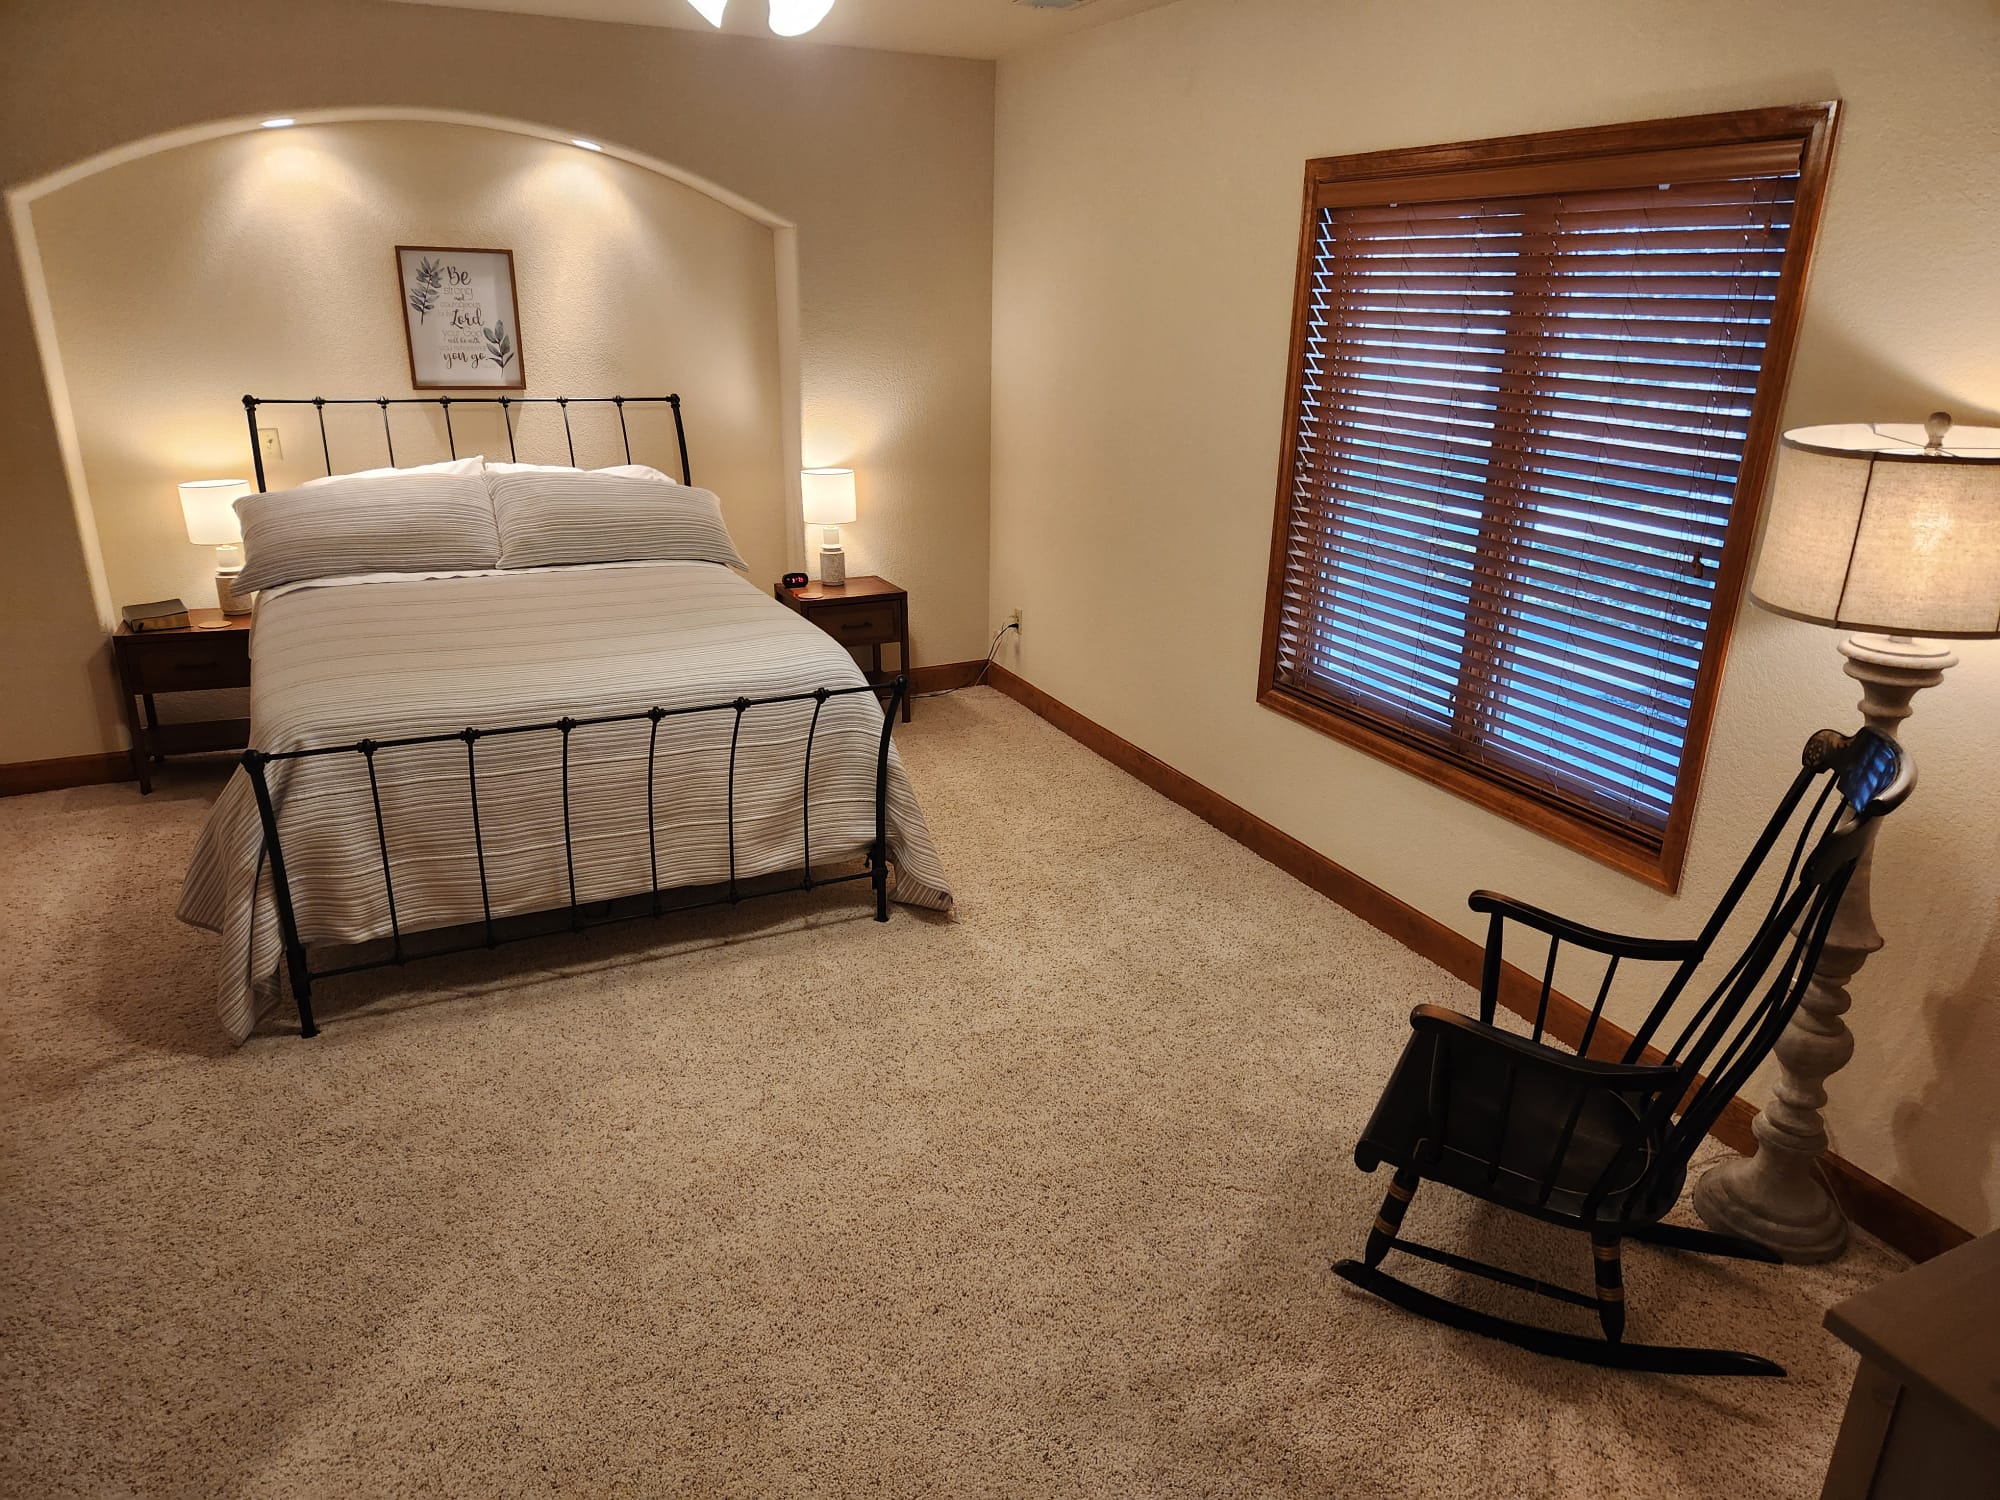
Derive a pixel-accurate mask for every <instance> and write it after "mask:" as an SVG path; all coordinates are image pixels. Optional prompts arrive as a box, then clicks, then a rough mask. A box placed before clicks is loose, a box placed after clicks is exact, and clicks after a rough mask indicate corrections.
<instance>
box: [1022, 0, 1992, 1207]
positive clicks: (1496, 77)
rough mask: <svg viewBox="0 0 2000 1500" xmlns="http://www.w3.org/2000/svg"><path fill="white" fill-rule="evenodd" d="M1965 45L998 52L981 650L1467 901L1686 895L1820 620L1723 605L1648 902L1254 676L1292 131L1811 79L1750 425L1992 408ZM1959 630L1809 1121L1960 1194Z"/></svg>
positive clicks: (1580, 9)
mask: <svg viewBox="0 0 2000 1500" xmlns="http://www.w3.org/2000/svg"><path fill="white" fill-rule="evenodd" d="M1996 78H2000V14H1996V12H1995V10H1994V9H1993V7H1992V6H1991V5H1990V4H1989V3H1985V0H1956V3H1942V0H1934V3H1919V4H1910V5H1903V6H1885V5H1881V4H1879V3H1875V0H1868V3H1861V0H1829V3H1815V4H1805V3H1793V4H1758V5H1744V4H1741V3H1737V0H1678V3H1675V4H1670V5H1661V4H1658V3H1651V0H1534V3H1532V4H1519V5H1492V4H1487V3H1480V0H1404V3H1396V4H1391V3H1388V0H1354V3H1349V4H1340V5H1332V4H1326V3H1320V0H1183V3H1181V4H1178V5H1173V6H1168V7H1166V8H1164V9H1162V10H1159V11H1156V12H1152V13H1149V14H1146V15H1142V16H1138V17H1135V18H1133V19H1131V20H1128V21H1122V22H1119V23H1117V24H1115V25H1112V26H1108V27H1104V28H1101V29H1098V30H1093V31H1090V32H1086V33H1084V34H1082V35H1080V36H1078V37H1075V38H1073V39H1070V40H1067V41H1064V42H1062V43H1059V44H1057V45H1056V46H1054V47H1051V48H1048V49H1044V50H1042V51H1039V52H1035V53H1031V54H1028V55H1027V56H1025V57H1021V58H1018V59H1010V60H1007V61H1004V62H1003V63H1002V64H1001V67H1000V93H999V123H998V127H997V148H996V186H995V195H996V215H995V218H996V228H995V247H994V317H993V324H994V435H993V447H994V458H993V478H994V485H993V575H992V576H993V582H992V591H991V602H992V608H993V612H994V614H995V616H996V617H997V616H1004V614H1005V612H1006V611H1007V610H1009V609H1011V608H1013V607H1016V606H1019V607H1021V608H1022V609H1024V611H1025V626H1026V629H1025V632H1024V634H1023V636H1022V638H1021V642H1020V646H1019V653H1020V654H1019V662H1020V666H1021V670H1022V671H1024V672H1025V673H1026V675H1027V676H1028V677H1029V678H1030V679H1032V680H1033V681H1034V682H1035V683H1037V684H1038V685H1040V686H1041V687H1043V688H1045V689H1047V690H1048V691H1050V692H1052V693H1054V694H1056V695H1057V696H1058V697H1060V698H1062V699H1064V700H1065V701H1067V702H1069V703H1070V704H1072V705H1074V706H1075V707H1077V708H1078V709H1080V710H1082V711H1083V712H1084V713H1086V714H1088V715H1090V716H1091V717H1092V718H1094V719H1096V720H1098V721H1099V722H1101V723H1103V724H1105V725H1107V726H1108V727H1110V728H1111V729H1113V730H1115V731H1117V732H1118V733H1120V734H1122V735H1124V736H1126V737H1128V738H1129V739H1132V740H1134V741H1136V742H1137V743H1138V744H1140V745H1142V746H1143V747H1145V748H1146V749H1147V750H1149V751H1151V752H1152V753H1153V754H1155V755H1157V756H1159V757H1160V758H1162V759H1163V760H1165V761H1167V762H1168V763H1169V764H1171V765H1173V766H1175V767H1177V768H1178V769H1180V770H1182V771H1184V772H1186V773H1188V774H1189V775H1192V776H1194V777H1196V778H1197V779H1198V780H1200V781H1202V782H1205V783H1206V784H1207V785H1209V786H1211V787H1214V788H1216V789H1217V790H1219V791H1221V792H1222V793H1224V794H1225V795H1226V796H1228V797H1230V798H1232V799H1234V800H1235V801H1237V802H1239V803H1241V804H1243V805H1244V806H1246V807H1248V808H1250V809H1251V810H1252V811H1254V812H1256V813H1258V814H1260V815H1261V816H1263V817H1265V818H1268V819H1270V820H1271V821H1272V822H1274V823H1276V824H1278V825H1279V826H1280V827H1282V828H1284V829H1286V830H1287V831H1288V832H1290V833H1292V834H1294V835H1296V836H1297V837H1299V838H1301V839H1304V840H1305V841H1307V842H1308V843H1310V844H1311V845H1313V847H1315V848H1317V849H1319V850H1321V851H1323V852H1325V853H1326V854H1328V855H1329V856H1331V857H1332V858H1334V859H1336V860H1338V861H1340V862H1341V863H1342V864H1344V865H1346V866H1348V867H1349V868H1351V869H1353V870H1355V871H1357V872H1358V873H1360V874H1361V875H1363V876H1365V877H1367V878H1368V879H1369V880H1372V881H1374V882H1376V883H1377V884H1379V885H1381V886H1383V887H1385V888H1387V889H1388V890H1390V891H1392V892H1393V893H1395V894H1396V895H1397V896H1400V897H1401V898H1403V899H1404V900H1406V901H1409V902H1411V903H1412V904H1414V905H1416V906H1418V907H1421V908H1422V909H1423V910H1425V911H1427V912H1429V913H1431V914H1432V915H1434V916H1436V917H1438V918H1440V919H1442V920H1444V921H1446V922H1449V923H1451V924H1452V925H1453V926H1455V927H1457V928H1459V929H1460V930H1461V931H1464V932H1466V933H1468V934H1473V935H1476V934H1477V929H1476V927H1475V925H1474V923H1473V922H1472V920H1471V916H1470V913H1468V912H1467V911H1466V910H1465V904H1464V903H1465V896H1466V893H1467V892H1468V891H1469V890H1471V889H1473V888H1474V887H1477V886H1497V887H1500V888H1502V889H1509V890H1513V891H1517V892H1519V893H1521V894H1523V895H1525V896H1527V897H1529V898H1531V899H1533V900H1536V901H1538V902H1541V903H1544V904H1547V905H1551V906H1554V907H1556V908H1558V909H1566V910H1570V911H1573V912H1575V913H1576V914H1577V915H1579V916H1581V917H1583V918H1584V919H1585V920H1587V921H1591V922H1594V923H1599V924H1602V925H1605V926H1610V927H1617V928H1624V929H1628V930H1630V929H1639V930H1647V929H1659V930H1664V931H1687V930H1691V929H1692V928H1693V927H1694V926H1695V925H1696V922H1697V920H1698V914H1700V913H1703V912H1705V911H1706V909H1707V908H1708V906H1709V905H1710V904H1711V903H1712V902H1713V900H1714V898H1715V897H1716V895H1717V894H1718V892H1719V890H1720V887H1721V885H1722V884H1723V883H1724V881H1725V879H1726V876H1727V873H1728V872H1729V869H1730V868H1731V866H1732V865H1733V863H1734V861H1735V860H1736V859H1738V858H1740V856H1741V852H1742V849H1743V847H1744V845H1745V844H1746V843H1747V840H1748V838H1749V837H1750V834H1751V830H1752V828H1753V826H1754V824H1755V822H1757V821H1761V819H1762V818H1763V817H1764V816H1765V815H1767V813H1768V810H1769V807H1770V805H1771V803H1772V801H1773V800H1774V799H1775V797H1776V795H1777V792H1778V790H1779V789H1780V788H1781V787H1782V785H1783V783H1784V782H1785V780H1786V779H1787V778H1788V776H1789V774H1790V768H1791V767H1793V766H1795V765H1796V761H1795V760H1794V759H1792V758H1793V757H1795V756H1796V753H1797V748H1798V746H1799V744H1800V743H1801V742H1802V740H1803V739H1804V737H1805V736H1806V734H1807V733H1809V732H1810V731H1811V730H1813V729H1815V728H1818V727H1820V726H1821V725H1823V724H1831V725H1837V726H1846V725H1851V724H1853V723H1855V722H1856V715H1855V713H1854V710H1853V707H1852V704H1853V701H1854V697H1855V693H1854V691H1853V687H1854V685H1853V684H1851V683H1849V682H1848V681H1847V679H1845V678H1844V677H1842V676H1841V675H1840V673H1839V670H1838V669H1839V659H1838V658H1837V657H1836V655H1835V653H1834V650H1833V648H1834V645H1835V641H1836V637H1835V636H1834V634H1833V633H1832V632H1831V631H1822V630H1817V629H1814V628H1812V627H1810V626H1805V625H1800V624H1795V623H1791V622H1787V621H1783V620H1780V619H1777V618H1775V617H1773V616H1771V615H1768V614H1765V613H1764V612H1762V611H1761V610H1759V609H1757V608H1756V607H1755V606H1754V605H1746V607H1745V609H1744V612H1743V614H1742V616H1741V618H1740V620H1739V623H1738V628H1737V631H1736V638H1735V645H1734V649H1733V652H1732V656H1731V660H1730V665H1729V671H1728V674H1727V678H1726V681H1725V683H1724V687H1723V695H1722V700H1721V706H1720V719H1719V725H1718V728H1717V731H1716V734H1715V739H1714V743H1713V746H1712V748H1711V752H1710V756H1709V762H1708V777H1707V783H1706V789H1705V792H1704V795H1703V797H1702V800H1701V805H1700V809H1699V814H1698V817H1697V821H1696V825H1695V829H1694V841H1693V848H1692V852H1691V856H1690V859H1689V862H1688V867H1687V877H1686V886H1685V894H1684V895H1683V896H1682V897H1680V898H1679V899H1674V898H1668V897H1666V896H1663V895H1660V894H1658V893H1656V892H1652V891H1650V890H1648V889H1647V888H1645V887H1643V886H1641V885H1639V884H1638V883H1636V882H1634V881H1632V880H1629V879H1627V878H1625V877H1622V876H1620V875H1617V874H1615V873H1613V872H1611V871H1609V870H1607V869H1605V868H1604V867H1602V866H1600V865H1597V864H1595V863H1593V862H1591V861H1589V860H1587V859H1584V858H1583V857H1581V856H1579V855H1576V854H1572V853H1570V852H1568V851H1566V850H1564V849H1562V848H1560V847H1558V846H1556V845H1554V844H1552V843H1549V842H1547V841H1545V840H1543V839H1540V838H1538V837H1536V836H1535V835H1533V834H1530V833H1528V832H1526V831H1524V830H1522V829H1520V828H1517V827H1515V826H1514V825H1513V824H1511V823H1508V822H1505V821H1503V820H1501V819H1499V818H1497V817H1494V816H1493V815H1491V814H1488V813H1486V812H1483V811H1480V810H1478V809H1475V808H1474V807H1473V806H1472V805H1471V804H1469V803H1466V802H1463V801H1460V800H1458V799H1456V798H1454V797H1452V796H1450V795H1448V794H1447V793H1444V792H1442V791H1439V790H1436V789H1434V788H1431V787H1429V786H1427V785H1425V784H1423V783H1421V782H1419V781H1416V780H1414V779H1412V778H1410V777H1408V776H1406V775H1403V774H1401V773H1399V772H1397V771H1395V770H1394V769H1392V768H1391V767H1389V766H1387V765H1385V764H1384V763H1382V762H1380V761H1377V760H1373V759H1371V758H1369V757H1367V756H1364V755H1362V754H1360V753H1358V752H1356V751H1353V750H1350V749H1348V748H1346V747H1344V746H1341V745H1338V744H1336V743H1334V742H1333V741H1331V740H1328V739H1326V738H1324V737H1323V736H1321V735H1318V734H1316V733H1314V732H1313V731H1311V730H1309V729H1306V728H1303V727H1301V726H1299V725H1296V724H1293V723H1290V722H1288V721H1286V720H1284V719H1281V718H1279V717H1277V716H1276V715H1275V714H1272V713H1270V712H1268V711H1265V710H1263V709H1260V708H1259V707H1258V706H1257V705H1256V703H1255V690H1256V670H1257V659H1258V644H1259V629H1260V625H1261V616H1262V609H1263V597H1264V576H1265V567H1266V562H1267V558H1268V551H1267V549H1268V547H1269V542H1270V526H1271V506H1272V497H1273V494H1274V492H1275V487H1276V477H1277V461H1278V444H1279V427H1280V422H1281V408H1282V400H1283V386H1284V374H1285V350H1286V339H1287V334H1288V329H1289V317H1290V301H1291V291H1292V276H1293V267H1294V259H1295V256H1296V254H1297V248H1298V247H1297V235H1298V216H1299V192H1300V179H1301V175H1302V166H1303V163H1304V162H1305V161H1306V159H1307V158H1309V157H1312V156H1321V155H1331V154H1337V153H1341V152H1351V151H1366V150H1373V149H1378V148H1384V147H1392V146H1405V145H1417V144H1422V143H1426V142H1433V141H1450V140H1460V139H1471V138H1477V137H1482V136H1492V135H1503V134H1509V133H1513V132H1517V131H1532V130H1545V129H1557V128H1561V127H1566V126H1576V125H1588V124H1597V123H1607V122H1612V121H1618V120H1632V119H1643V118H1647V117H1651V116H1658V115H1672V114H1691V113H1697V112H1701V111H1705V110H1716V109H1729V108H1738V107H1745V106H1750V105H1760V104H1787V103H1794V102H1799V101H1807V100H1817V99H1824V98H1831V97H1839V98H1842V99H1844V100H1845V101H1846V103H1847V107H1848V115H1847V119H1846V122H1845V127H1844V132H1843V140H1842V144H1841V148H1840V154H1839V157H1838V160H1837V164H1836V168H1835V175H1834V181H1833V187H1832V196H1831V200H1830V203H1829V206H1828V213H1827V217H1826V221H1825V224H1824V228H1823V232H1822V234H1821V237H1820V255H1819V262H1818V267H1817V270H1816V272H1815V275H1814V279H1813V286H1812V291H1811V295H1810V300H1809V306H1808V314H1807V320H1806V324H1805V328H1804V331H1803V335H1802V338H1801V340H1800V345H1799V351H1798V361H1797V368H1796V372H1795V376H1794V380H1793V383H1792V387H1791V400H1790V403H1789V409H1788V411H1787V422H1788V425H1790V424H1800V423H1806V422H1827V421H1844V420H1853V419H1859V418H1883V417H1891V418H1906V419H1908V418H1917V419H1920V418H1921V417H1922V415H1923V414H1924V413H1926V412H1928V411H1930V410H1931V409H1932V408H1933V407H1935V406H1946V407H1950V408H1953V409H1954V410H1956V411H1957V413H1958V414H1959V416H1960V418H1961V419H1962V420H1965V421H1978V420H1984V421H1988V422H1991V421H1993V420H1995V417H1996V410H1995V409H1996V405H1997V404H2000V341H1996V339H1995V330H1996V329H2000V271H1996V261H1995V259H1994V252H1993V247H1994V246H1995V245H1996V244H2000V166H1996V163H2000V86H1996V83H1995V79H1996ZM1960 655H1961V656H1962V657H1963V665H1961V666H1960V667H1959V668H1958V669H1957V670H1956V671H1954V672H1953V673H1952V674H1951V675H1950V677H1949V678H1948V679H1947V681H1946V683H1945V685H1944V686H1943V687H1941V688H1939V689H1937V690H1935V691H1932V692H1930V693H1927V694H1925V695H1924V697H1923V698H1921V699H1920V700H1919V704H1918V710H1917V716H1916V718H1915V719H1914V720H1913V721H1912V722H1911V724H1910V725H1909V727H1908V733H1907V736H1906V738H1907V742H1908V743H1909V744H1910V745H1911V746H1912V748H1913V749H1914V751H1915V753H1916V755H1917V756H1918V757H1920V762H1921V767H1922V778H1923V779H1922V785H1921V787H1920V788H1919V793H1918V797H1917V799H1916V801H1915V802H1913V803H1912V804H1911V806H1910V807H1909V808H1908V810H1907V811H1906V812H1905V813H1903V814H1902V815H1900V816H1899V817H1898V819H1897V820H1896V822H1895V823H1894V824H1892V825H1890V827H1889V828H1888V830H1887V832H1886V836H1885V838H1884V840H1883V843H1882V848H1881V858H1880V861H1879V865H1878V874H1877V883H1876V889H1877V895H1878V902H1877V904H1878V913H1879V917H1880V923H1881V926H1882V929H1883V931H1884V932H1885V933H1886V934H1887V936H1888V941H1889V947H1888V949H1887V950H1886V951H1885V952H1884V953H1883V954H1882V955H1881V956H1880V958H1879V959H1878V961H1877V962H1876V963H1874V964H1872V965H1871V966H1870V967H1869V969H1868V970H1867V971H1865V972H1864V974H1863V976H1862V977H1861V979H1860V981H1859V982H1858V984H1857V986H1856V991H1855V995H1856V1000H1855V1006H1854V1010H1853V1012H1852V1016H1851V1021H1852V1024H1853V1027H1854V1030H1855V1032H1856V1034H1857V1037H1858V1039H1859V1049H1858V1053H1857V1056H1856V1059H1855V1061H1854V1063H1853V1065H1852V1066H1851V1067H1850V1068H1849V1069H1848V1070H1847V1071H1846V1072H1845V1073H1842V1074H1841V1075H1839V1076H1838V1077H1837V1078H1836V1079H1835V1080H1834V1086H1833V1094H1834V1099H1833V1104H1832V1108H1831V1126H1832V1134H1833V1138H1834V1142H1835V1145H1836V1147H1837V1148H1838V1149H1839V1150H1840V1151H1842V1152H1843V1153H1845V1154H1846V1155H1847V1156H1849V1157H1850V1158H1851V1159H1853V1160H1854V1161H1856V1162H1858V1163H1859V1164H1860V1165H1861V1166H1863V1167H1865V1168H1866V1169H1868V1170H1870V1171H1872V1172H1874V1173H1876V1174H1877V1175H1878V1176H1881V1177H1883V1178H1884V1179H1886V1180H1888V1181H1889V1182H1891V1183H1894V1184H1895V1185H1897V1186H1899V1187H1901V1188H1903V1189H1904V1190H1906V1191H1908V1192H1910V1193H1912V1194H1913V1195H1914V1196H1916V1197H1917V1198H1919V1199H1920V1200H1922V1201H1923V1202H1925V1203H1928V1204H1930V1205H1932V1206H1933V1207H1935V1208H1936V1209H1938V1210H1939V1211H1941V1212H1943V1213H1946V1214H1948V1215H1950V1216H1951V1217H1953V1218H1954V1219H1956V1220H1957V1221H1958V1222H1959V1223H1961V1224H1963V1225H1965V1226H1966V1227H1968V1228H1970V1229H1974V1230H1985V1229H1991V1228H1993V1227H1994V1226H1995V1225H1996V1223H2000V1092H1996V1091H1995V1089H1994V1087H1993V1079H1994V1078H1995V1077H1996V1076H2000V785H1997V784H1996V782H1995V779H1994V776H1993V772H1992V766H1993V748H1992V747H1993V730H1994V726H1995V724H1996V723H2000V644H1996V643H1981V642H1974V643H1970V644H1969V645H1967V646H1966V647H1965V649H1963V650H1962V651H1961V652H1960ZM1586 993H1588V991H1586ZM1422 998H1424V997H1422V996H1411V995H1385V996H1384V997H1383V999H1382V1004H1383V1006H1384V1008H1385V1009H1387V1010H1391V1011H1400V1010H1402V1009H1405V1008H1406V1007H1407V1006H1408V1005H1409V1004H1410V1003H1411V1002H1412V1001H1414V1000H1418V999H1422ZM1752 1093H1753V1097H1760V1098H1761V1097H1762V1093H1763V1090H1762V1088H1761V1087H1758V1088H1754V1089H1753V1091H1752Z"/></svg>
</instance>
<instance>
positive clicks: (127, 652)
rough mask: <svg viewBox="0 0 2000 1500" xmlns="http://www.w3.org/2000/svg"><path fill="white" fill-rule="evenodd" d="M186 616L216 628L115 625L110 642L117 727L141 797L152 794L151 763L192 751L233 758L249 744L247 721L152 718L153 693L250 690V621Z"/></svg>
mask: <svg viewBox="0 0 2000 1500" xmlns="http://www.w3.org/2000/svg"><path fill="white" fill-rule="evenodd" d="M188 616H189V618H190V619H192V620H195V621H202V620H220V621H222V622H223V624H222V628H221V629H219V630H200V629H196V628H194V627H192V626H190V627H189V628H188V629H186V630H141V631H133V630H130V629H127V628H126V627H125V626H123V625H120V626H119V627H118V633H117V634H116V635H114V636H113V637H112V638H111V649H112V653H113V654H114V655H115V656H116V657H117V659H118V687H119V691H120V692H121V693H122V694H123V696H124V699H125V725H126V727H127V728H128V729H130V730H131V731H132V771H133V774H134V775H136V776H137V777H138V778H139V790H140V791H141V792H142V793H145V792H150V791H152V790H153V776H152V769H151V768H152V763H153V762H154V761H156V760H164V759H165V758H166V757H167V756H169V755H186V754H189V753H190V752H192V751H197V750H234V749H238V748H240V747H242V746H244V745H247V744H249V743H250V721H249V720H248V719H204V720H202V721H200V722H199V723H188V724H162V723H161V722H160V721H159V716H158V715H157V714H156V713H155V712H154V711H153V699H154V697H155V696H156V695H157V694H160V693H190V692H201V691H206V690H209V689H214V688H244V687H248V686H250V616H248V615H225V614H223V613H222V611H221V610H219V609H191V610H189V611H188ZM141 701H143V702H144V704H145V712H144V714H143V715H142V714H141V713H140V711H139V704H140V702H141Z"/></svg>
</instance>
